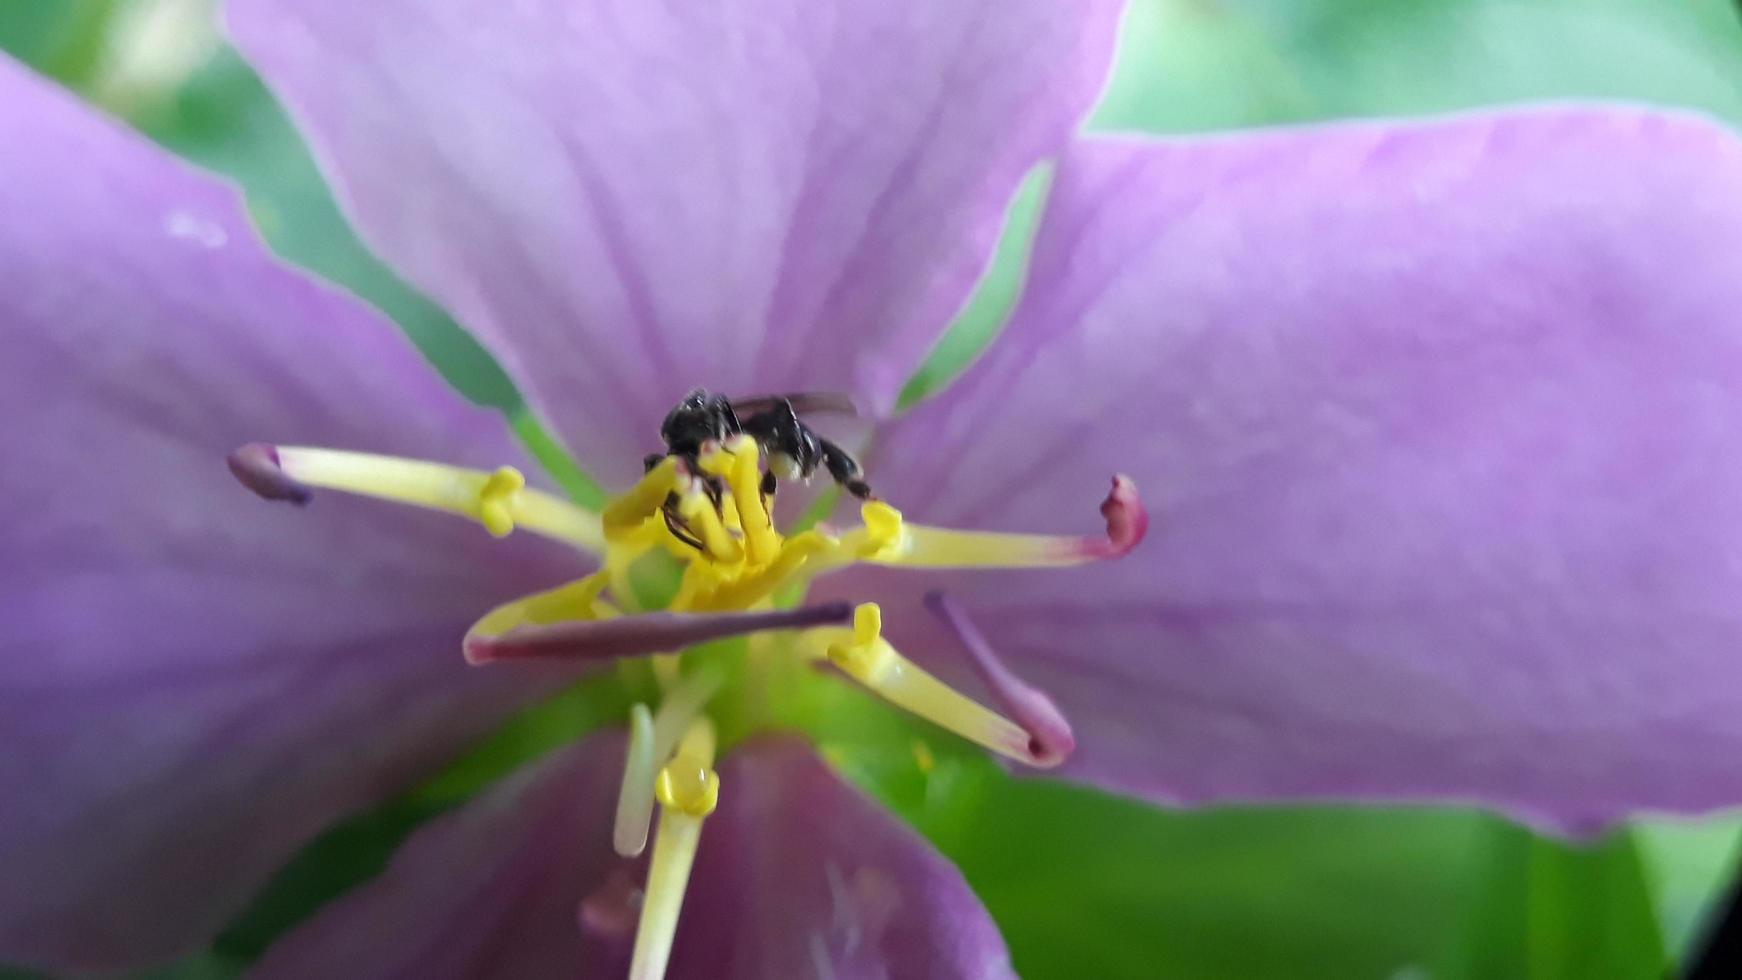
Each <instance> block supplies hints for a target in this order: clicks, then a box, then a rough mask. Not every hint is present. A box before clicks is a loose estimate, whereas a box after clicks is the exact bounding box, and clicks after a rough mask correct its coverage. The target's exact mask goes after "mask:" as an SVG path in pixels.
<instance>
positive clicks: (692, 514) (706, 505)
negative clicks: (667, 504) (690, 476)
mask: <svg viewBox="0 0 1742 980" xmlns="http://www.w3.org/2000/svg"><path fill="white" fill-rule="evenodd" d="M677 511H678V516H679V517H682V518H683V522H684V526H685V527H687V528H688V529H689V530H690V532H691V533H693V534H694V535H695V536H696V538H697V540H699V541H701V543H702V547H703V548H704V549H705V550H706V552H707V556H708V558H710V559H711V560H713V561H715V562H719V563H722V564H727V565H730V564H733V563H735V562H738V561H740V560H742V559H743V557H744V549H743V548H741V547H739V545H738V542H737V541H736V540H735V539H733V537H732V536H731V535H730V534H729V533H727V531H726V528H725V525H723V524H721V523H720V514H719V512H718V511H716V510H714V501H713V500H712V498H710V497H709V496H708V495H707V494H706V493H705V492H703V490H702V488H701V485H700V484H699V482H698V483H692V484H691V485H690V486H689V488H688V489H686V490H685V491H684V493H683V495H682V496H681V497H679V498H678V505H677ZM692 555H693V551H692Z"/></svg>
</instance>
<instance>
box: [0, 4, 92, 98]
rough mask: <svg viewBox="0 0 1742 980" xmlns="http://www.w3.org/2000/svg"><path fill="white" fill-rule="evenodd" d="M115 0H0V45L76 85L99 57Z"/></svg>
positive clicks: (16, 56) (48, 74)
mask: <svg viewBox="0 0 1742 980" xmlns="http://www.w3.org/2000/svg"><path fill="white" fill-rule="evenodd" d="M117 5H118V2H117V0H23V2H20V0H11V2H7V3H0V51H5V52H6V53H7V54H10V55H12V56H13V57H14V58H17V59H18V60H19V61H22V62H24V63H25V64H27V65H29V66H30V67H32V68H34V69H36V70H37V71H39V72H42V73H43V74H44V75H47V76H49V77H50V78H54V79H56V80H58V81H61V82H63V83H65V84H68V85H72V86H74V87H77V86H79V85H81V84H83V83H85V82H88V81H89V80H90V79H91V78H92V76H93V75H94V74H95V72H96V70H97V65H98V63H99V62H100V61H101V60H102V56H103V50H104V44H105V42H106V40H107V37H108V30H109V22H110V20H111V19H112V18H113V16H114V14H115V11H116V8H117Z"/></svg>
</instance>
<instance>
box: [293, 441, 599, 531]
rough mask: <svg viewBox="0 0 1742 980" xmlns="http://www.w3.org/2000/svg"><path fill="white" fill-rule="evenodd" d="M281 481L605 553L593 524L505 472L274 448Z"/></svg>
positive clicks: (594, 518) (594, 519)
mask: <svg viewBox="0 0 1742 980" xmlns="http://www.w3.org/2000/svg"><path fill="white" fill-rule="evenodd" d="M277 458H278V465H279V467H280V468H281V469H282V470H284V472H285V475H287V476H289V477H290V478H292V479H294V480H296V481H297V482H299V483H303V484H307V485H308V486H312V487H325V488H328V489H331V490H342V491H344V492H346V493H355V494H361V495H363V496H366V497H378V498H380V499H383V500H392V501H397V502H399V503H404V504H412V505H414V506H418V507H428V508H430V509H432V510H442V511H447V512H448V513H451V514H459V515H461V516H464V517H470V518H472V519H473V520H475V521H478V522H479V523H480V524H483V525H484V527H485V528H486V529H488V530H489V532H490V533H491V534H493V535H495V536H497V537H502V536H503V535H506V534H508V533H509V532H510V531H512V530H514V529H515V528H516V527H521V528H525V529H526V530H528V531H532V532H534V533H535V534H542V535H544V536H545V537H550V538H555V539H557V540H559V541H564V542H567V543H568V544H571V545H574V546H575V547H577V548H581V549H583V550H585V551H590V552H594V553H598V552H600V551H602V550H603V548H604V536H603V533H602V531H601V528H600V522H599V516H598V515H597V514H594V513H592V512H591V511H587V510H583V509H581V508H580V507H577V506H575V505H574V504H572V503H569V502H568V501H566V500H563V499H562V498H560V497H556V496H553V495H551V494H548V493H544V492H543V491H540V490H530V489H527V488H526V478H525V477H523V476H521V475H520V472H519V471H518V470H516V469H514V468H513V467H511V466H504V467H502V468H500V469H498V470H496V471H495V472H485V471H483V470H473V469H465V468H462V467H458V466H447V465H445V464H442V463H431V462H427V461H425V460H417V459H405V458H402V457H399V456H380V455H376V454H373V453H353V452H346V451H343V450H338V449H316V448H312V447H309V446H279V447H277Z"/></svg>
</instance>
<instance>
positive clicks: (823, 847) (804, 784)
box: [256, 736, 1012, 980]
mask: <svg viewBox="0 0 1742 980" xmlns="http://www.w3.org/2000/svg"><path fill="white" fill-rule="evenodd" d="M621 763H622V749H621V740H620V739H618V738H616V737H614V736H613V737H606V738H595V739H593V740H590V741H588V742H586V743H584V744H582V745H579V746H575V747H573V748H571V749H567V750H565V751H563V752H562V753H560V754H559V755H557V756H556V757H553V758H552V759H549V760H547V761H545V762H543V763H540V764H539V765H538V767H537V768H536V769H535V770H532V771H529V772H527V773H524V774H522V775H521V776H518V777H516V778H514V779H512V780H511V781H509V783H507V784H506V785H504V786H500V787H497V788H496V789H494V790H492V791H491V792H490V793H489V795H487V796H485V797H483V798H482V799H480V800H477V801H475V802H473V803H472V804H470V805H468V806H467V807H466V808H465V809H463V810H461V811H459V812H458V813H455V814H453V815H450V816H447V817H443V818H441V819H439V820H437V821H435V822H433V823H431V824H430V825H429V826H426V827H425V828H423V829H421V830H420V831H418V833H417V834H416V835H415V836H413V837H412V838H411V840H410V841H409V842H408V843H407V844H406V845H405V847H404V848H403V849H402V850H401V851H400V854H399V856H398V857H397V858H395V860H394V862H393V864H392V865H391V866H389V867H388V869H387V871H386V872H385V873H383V874H382V875H381V877H379V878H377V879H376V880H375V881H373V882H371V883H369V884H368V885H365V886H363V887H362V888H361V889H359V890H358V891H356V892H354V893H352V894H351V895H348V896H346V897H345V898H343V899H340V900H339V901H338V902H336V903H334V904H333V905H331V906H329V907H328V908H326V909H325V910H323V911H322V912H321V913H320V915H319V916H317V917H316V918H315V919H314V920H313V921H312V922H310V923H309V924H307V925H305V926H303V927H302V928H300V929H297V930H296V931H293V932H292V933H290V934H289V935H288V936H286V937H285V938H284V939H282V940H280V942H279V943H278V945H277V946H275V947H273V948H272V949H271V950H270V951H268V953H267V955H266V958H265V959H264V960H263V961H262V963H261V964H260V967H259V971H258V973H257V974H256V975H257V976H258V977H260V978H262V980H267V978H272V977H309V976H331V975H335V974H337V973H343V974H344V975H346V976H358V977H383V976H415V977H420V978H429V980H442V978H445V977H453V978H461V977H473V976H501V977H515V978H517V980H537V978H540V977H552V978H559V977H560V978H564V980H567V978H571V977H574V976H576V975H577V974H584V975H587V976H593V975H599V976H617V975H620V974H619V973H615V972H611V971H609V970H601V969H597V967H599V966H600V965H601V964H603V963H616V962H617V961H618V960H620V959H624V958H625V957H624V956H623V954H624V952H625V949H624V947H626V946H627V944H628V942H629V941H631V940H632V938H633V936H632V934H633V929H634V922H635V912H634V908H633V904H634V902H635V900H636V899H635V896H634V890H633V888H632V887H630V886H629V883H630V882H635V881H639V880H641V874H642V872H641V871H640V870H639V869H635V865H634V864H633V863H625V862H621V861H619V860H618V859H616V858H615V857H614V855H613V854H612V851H611V829H610V824H611V799H612V794H613V793H614V792H615V788H616V782H615V781H616V777H617V775H618V773H617V767H618V766H620V765H621ZM720 787H721V788H720V808H719V809H718V810H717V811H716V812H715V813H714V815H713V816H712V817H710V818H708V820H707V822H706V823H705V824H704V825H703V828H702V843H701V848H700V851H699V852H698V854H697V858H696V865H695V870H694V874H693V877H692V878H691V881H690V888H689V892H688V894H687V895H686V897H685V901H684V911H683V914H682V917H681V918H680V919H679V923H678V934H677V942H676V949H675V951H674V956H673V960H672V965H671V970H670V971H669V973H668V974H667V976H668V977H670V978H671V980H685V978H695V980H702V978H707V980H734V978H743V980H752V978H754V980H761V978H766V977H808V976H831V977H837V978H842V980H857V978H871V977H976V978H980V977H985V978H992V977H1004V976H1010V975H1012V974H1011V972H1010V966H1009V958H1008V954H1007V953H1006V951H1005V948H1004V943H1003V940H1002V939H1001V938H1000V937H999V935H998V931H997V928H996V927H995V926H994V925H993V924H992V921H991V920H990V918H988V917H987V915H986V912H985V910H984V909H983V908H981V906H980V904H979V902H978V901H977V900H976V899H975V898H974V896H973V893H972V892H971V891H969V889H968V886H967V883H966V882H965V881H963V880H962V876H961V873H960V872H958V871H956V869H955V868H954V867H952V866H951V865H950V864H949V863H948V862H947V861H946V860H945V859H944V858H943V857H942V856H940V855H939V854H937V853H936V852H935V851H933V850H932V849H931V847H930V846H929V845H928V844H927V843H926V842H925V841H924V839H922V838H921V837H919V835H917V834H916V833H914V832H913V831H912V830H911V829H909V828H907V827H906V826H904V825H902V824H901V823H899V822H898V821H896V820H895V818H893V817H892V816H890V815H889V814H887V813H884V812H883V811H882V810H881V809H880V808H878V807H877V805H876V804H874V803H872V802H871V801H870V800H867V799H866V798H865V797H863V796H862V795H860V794H859V793H858V792H857V791H855V790H853V789H852V788H850V787H848V786H846V785H845V784H843V783H842V782H841V781H840V780H839V779H838V778H837V777H836V776H835V775H834V774H833V773H831V772H830V771H829V770H828V769H827V768H826V767H825V766H824V765H823V764H822V763H821V762H820V761H819V760H818V759H817V758H816V756H815V755H814V754H813V753H812V752H811V750H810V749H809V747H807V746H805V745H804V744H802V743H800V742H797V741H794V740H790V739H765V740H759V741H756V742H752V743H750V744H748V745H746V746H742V747H740V748H738V749H735V750H733V751H732V753H731V754H730V755H729V756H728V757H727V758H726V759H725V760H724V761H723V763H722V764H721V767H720ZM577 920H578V922H577ZM383 937H393V941H386V942H384V941H383Z"/></svg>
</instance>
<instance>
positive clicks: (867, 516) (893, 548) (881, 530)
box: [859, 500, 906, 557]
mask: <svg viewBox="0 0 1742 980" xmlns="http://www.w3.org/2000/svg"><path fill="white" fill-rule="evenodd" d="M859 519H860V520H861V521H864V522H865V537H864V548H865V554H866V556H867V557H873V556H874V557H884V556H886V555H893V554H894V553H895V552H897V551H899V550H900V548H901V545H902V541H903V539H904V538H905V537H906V534H905V530H904V527H905V526H904V525H903V523H902V520H901V511H899V510H896V509H895V508H894V507H891V506H889V505H888V504H886V503H884V502H883V501H881V500H868V501H866V502H865V503H864V504H862V505H861V506H860V507H859Z"/></svg>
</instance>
